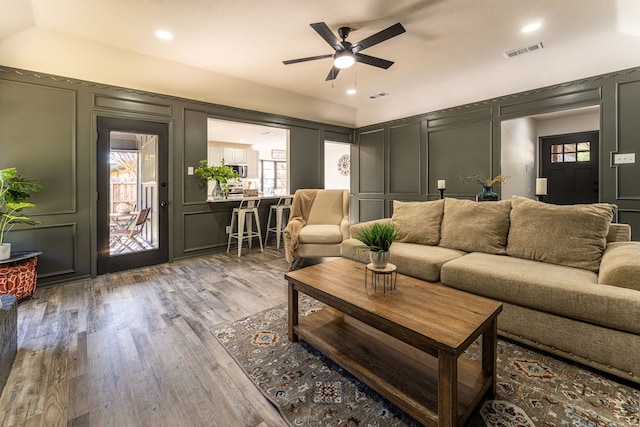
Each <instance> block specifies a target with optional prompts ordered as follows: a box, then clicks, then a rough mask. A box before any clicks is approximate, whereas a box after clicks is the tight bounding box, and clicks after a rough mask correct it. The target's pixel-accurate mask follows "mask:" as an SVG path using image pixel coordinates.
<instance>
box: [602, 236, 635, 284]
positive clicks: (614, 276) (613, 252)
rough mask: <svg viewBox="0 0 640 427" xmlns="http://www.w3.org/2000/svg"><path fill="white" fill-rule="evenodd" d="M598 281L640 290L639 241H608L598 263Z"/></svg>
mask: <svg viewBox="0 0 640 427" xmlns="http://www.w3.org/2000/svg"><path fill="white" fill-rule="evenodd" d="M598 283H600V284H602V285H610V286H620V287H623V288H629V289H635V290H636V291H640V242H614V243H609V244H608V245H607V249H606V250H605V251H604V255H603V256H602V262H601V263H600V274H599V275H598Z"/></svg>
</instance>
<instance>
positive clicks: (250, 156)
mask: <svg viewBox="0 0 640 427" xmlns="http://www.w3.org/2000/svg"><path fill="white" fill-rule="evenodd" d="M247 166H248V174H247V178H252V179H256V178H258V168H259V167H260V152H259V151H258V150H247Z"/></svg>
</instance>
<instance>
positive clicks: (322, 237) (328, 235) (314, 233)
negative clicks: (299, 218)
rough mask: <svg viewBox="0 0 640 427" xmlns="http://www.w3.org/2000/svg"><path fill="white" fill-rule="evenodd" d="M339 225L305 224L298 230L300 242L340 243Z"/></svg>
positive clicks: (340, 232)
mask: <svg viewBox="0 0 640 427" xmlns="http://www.w3.org/2000/svg"><path fill="white" fill-rule="evenodd" d="M340 242H342V230H341V229H340V225H332V224H321V225H320V224H307V225H305V226H304V227H302V229H301V230H300V243H340Z"/></svg>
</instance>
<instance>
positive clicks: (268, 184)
mask: <svg viewBox="0 0 640 427" xmlns="http://www.w3.org/2000/svg"><path fill="white" fill-rule="evenodd" d="M258 183H259V184H258V185H259V190H260V191H262V193H263V194H264V195H265V196H271V195H276V196H281V195H285V194H287V162H279V161H275V160H260V170H259V181H258Z"/></svg>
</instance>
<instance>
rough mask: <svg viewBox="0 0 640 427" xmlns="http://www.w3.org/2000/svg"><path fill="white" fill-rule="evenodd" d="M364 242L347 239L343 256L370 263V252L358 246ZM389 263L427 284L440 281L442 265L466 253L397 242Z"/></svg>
mask: <svg viewBox="0 0 640 427" xmlns="http://www.w3.org/2000/svg"><path fill="white" fill-rule="evenodd" d="M359 245H362V242H361V241H360V240H357V239H347V240H345V241H344V242H342V248H341V255H342V256H343V257H345V258H349V259H353V260H356V261H360V262H364V263H367V264H368V263H369V262H370V261H369V251H367V250H360V249H358V248H357V246H359ZM389 253H390V257H389V262H391V263H392V264H395V265H396V266H397V267H398V273H400V274H406V275H408V276H412V277H416V278H418V279H421V280H426V281H427V282H437V281H439V280H440V269H441V268H442V265H443V264H444V263H446V262H448V261H451V260H452V259H456V258H460V257H461V256H463V255H465V254H466V252H463V251H458V250H455V249H447V248H442V247H439V246H429V245H422V244H420V243H403V242H398V241H397V240H396V241H394V242H393V244H392V245H391V248H390V249H389Z"/></svg>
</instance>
